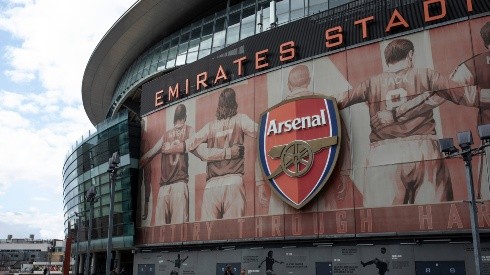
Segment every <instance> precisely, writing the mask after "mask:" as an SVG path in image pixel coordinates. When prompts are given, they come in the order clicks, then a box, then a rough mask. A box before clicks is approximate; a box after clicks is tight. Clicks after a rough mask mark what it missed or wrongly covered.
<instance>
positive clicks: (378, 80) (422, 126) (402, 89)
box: [365, 68, 447, 142]
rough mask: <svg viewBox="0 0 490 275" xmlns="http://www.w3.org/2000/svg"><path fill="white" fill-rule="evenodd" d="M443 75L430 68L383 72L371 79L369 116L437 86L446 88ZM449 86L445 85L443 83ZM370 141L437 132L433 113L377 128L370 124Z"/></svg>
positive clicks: (390, 108) (437, 87)
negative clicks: (442, 81)
mask: <svg viewBox="0 0 490 275" xmlns="http://www.w3.org/2000/svg"><path fill="white" fill-rule="evenodd" d="M441 80H442V79H441V78H440V75H439V74H438V73H437V72H435V71H433V70H431V69H428V68H405V69H402V70H399V71H396V72H384V73H382V74H380V75H378V76H375V77H373V78H371V79H370V80H368V83H366V84H365V85H366V86H367V87H368V91H367V93H368V95H366V96H367V97H368V98H367V99H368V100H367V101H368V105H369V113H370V117H373V116H374V115H376V114H377V113H378V112H379V111H384V110H388V111H392V110H394V109H395V108H396V107H398V106H400V105H402V104H404V103H405V102H407V101H408V100H410V99H412V98H414V97H416V96H418V95H420V94H422V93H424V92H427V91H432V90H434V89H440V88H442V87H447V83H445V84H444V83H439V82H440V81H441ZM444 85H446V86H444ZM371 128H372V129H371V130H372V131H371V135H370V139H371V142H376V141H380V140H385V139H393V138H400V137H407V136H412V135H434V134H435V133H436V132H435V121H434V119H433V112H432V111H428V112H425V113H421V114H420V115H419V116H417V117H413V118H411V119H408V120H406V121H404V122H394V123H393V124H391V125H388V126H382V127H380V128H374V127H372V125H371Z"/></svg>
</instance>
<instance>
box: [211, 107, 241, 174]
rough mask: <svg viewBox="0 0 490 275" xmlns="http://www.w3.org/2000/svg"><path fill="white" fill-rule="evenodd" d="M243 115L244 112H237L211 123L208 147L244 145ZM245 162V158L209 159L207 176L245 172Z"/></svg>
mask: <svg viewBox="0 0 490 275" xmlns="http://www.w3.org/2000/svg"><path fill="white" fill-rule="evenodd" d="M242 116H243V115H242V114H237V115H235V116H233V117H231V118H226V119H220V120H216V121H214V122H212V123H210V124H209V136H208V140H207V145H208V148H231V147H232V146H233V145H243V140H244V131H243V128H242V127H243V126H242V120H241V117H242ZM243 164H244V163H243V158H237V159H229V160H220V161H209V162H208V165H207V170H208V171H207V177H208V178H212V177H215V176H222V175H227V174H243V173H244V167H243Z"/></svg>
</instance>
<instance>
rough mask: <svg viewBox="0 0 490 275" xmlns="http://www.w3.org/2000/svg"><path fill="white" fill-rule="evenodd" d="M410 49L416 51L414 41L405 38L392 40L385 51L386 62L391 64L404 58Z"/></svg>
mask: <svg viewBox="0 0 490 275" xmlns="http://www.w3.org/2000/svg"><path fill="white" fill-rule="evenodd" d="M410 51H412V52H414V51H415V48H414V46H413V43H412V41H410V40H408V39H404V38H400V39H395V40H393V41H391V42H390V43H388V46H386V48H385V51H384V54H385V61H386V64H387V65H391V64H395V63H397V62H398V61H402V60H404V59H405V58H407V56H408V53H410Z"/></svg>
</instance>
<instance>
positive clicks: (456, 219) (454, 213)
mask: <svg viewBox="0 0 490 275" xmlns="http://www.w3.org/2000/svg"><path fill="white" fill-rule="evenodd" d="M454 224H456V226H457V227H458V228H459V229H461V228H463V222H461V217H460V216H459V212H458V208H457V207H456V205H455V204H454V203H451V206H450V207H449V218H448V222H447V229H452V228H453V225H454Z"/></svg>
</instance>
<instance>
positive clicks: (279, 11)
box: [276, 0, 303, 25]
mask: <svg viewBox="0 0 490 275" xmlns="http://www.w3.org/2000/svg"><path fill="white" fill-rule="evenodd" d="M301 1H303V0H293V1H292V2H293V3H295V2H301ZM276 17H277V24H279V25H281V24H284V23H287V22H288V21H289V1H286V0H285V1H281V2H277V3H276Z"/></svg>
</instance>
